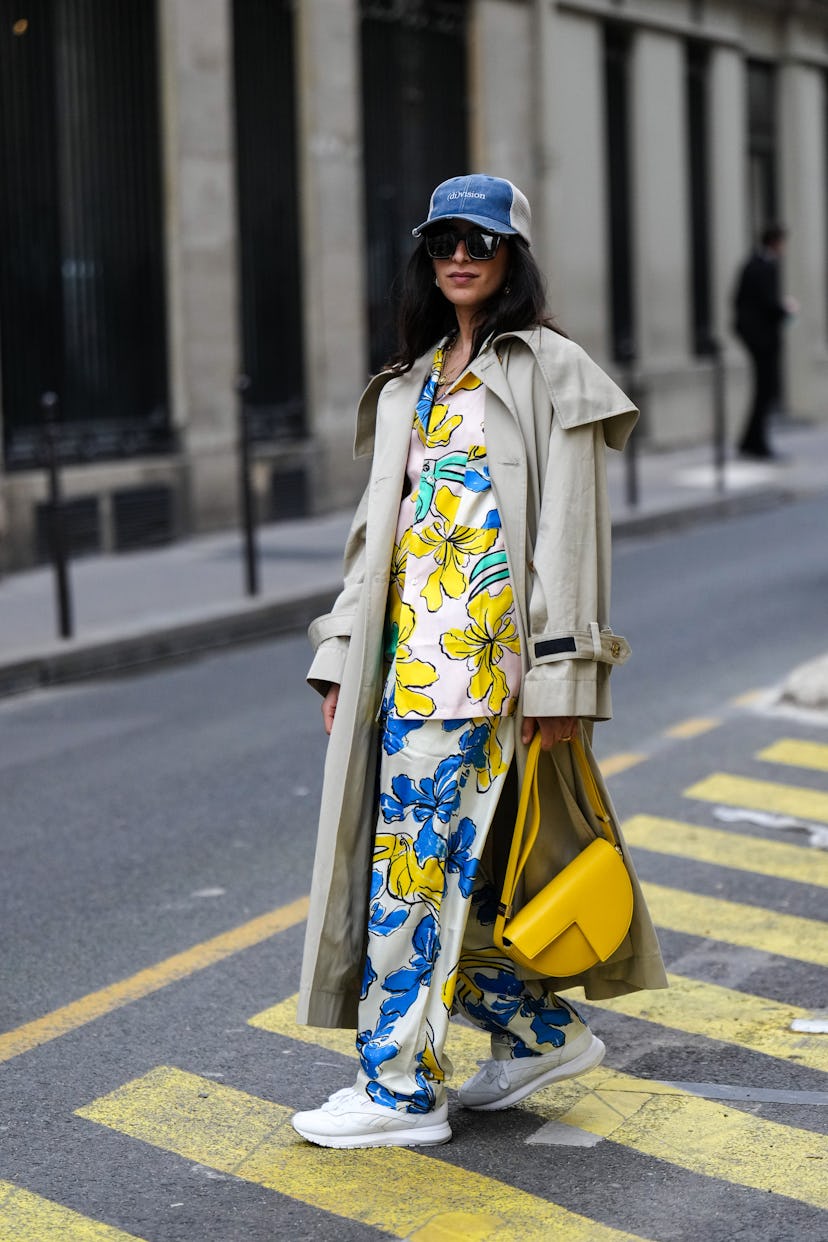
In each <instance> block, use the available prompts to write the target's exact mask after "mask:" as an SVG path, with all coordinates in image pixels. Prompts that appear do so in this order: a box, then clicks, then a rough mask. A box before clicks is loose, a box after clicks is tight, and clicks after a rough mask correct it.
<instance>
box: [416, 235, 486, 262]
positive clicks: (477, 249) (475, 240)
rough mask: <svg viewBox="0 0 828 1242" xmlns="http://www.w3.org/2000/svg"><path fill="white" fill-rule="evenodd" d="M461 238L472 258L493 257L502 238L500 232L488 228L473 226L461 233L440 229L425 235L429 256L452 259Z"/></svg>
mask: <svg viewBox="0 0 828 1242" xmlns="http://www.w3.org/2000/svg"><path fill="white" fill-rule="evenodd" d="M461 240H462V242H463V245H464V246H465V247H466V254H467V255H468V256H469V258H470V259H493V258H494V257H495V255H496V254H497V248H498V246H499V245H500V243H501V241H502V238H501V235H500V234H499V233H490V232H488V230H486V229H478V228H473V229H469V231H468V233H459V232H458V231H457V229H440V230H439V231H435V232H433V233H426V235H425V242H426V250H427V251H428V257H429V258H430V259H450V258H451V256H452V255H453V254H454V252H455V250H456V249H457V243H458V242H459V241H461Z"/></svg>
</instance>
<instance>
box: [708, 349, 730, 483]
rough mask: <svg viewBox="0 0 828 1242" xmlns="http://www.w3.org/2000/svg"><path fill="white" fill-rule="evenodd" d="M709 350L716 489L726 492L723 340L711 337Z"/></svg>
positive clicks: (725, 413) (725, 414)
mask: <svg viewBox="0 0 828 1242" xmlns="http://www.w3.org/2000/svg"><path fill="white" fill-rule="evenodd" d="M708 346H709V348H708V352H709V354H710V360H711V363H712V368H713V473H714V477H715V480H716V491H717V492H719V493H722V494H723V493H724V491H725V489H726V483H727V477H726V473H725V460H726V449H727V443H726V441H727V409H726V392H725V363H724V351H723V350H722V344H721V341H719V340H717V339H716V338H715V337H711V339H710V341H709V342H708Z"/></svg>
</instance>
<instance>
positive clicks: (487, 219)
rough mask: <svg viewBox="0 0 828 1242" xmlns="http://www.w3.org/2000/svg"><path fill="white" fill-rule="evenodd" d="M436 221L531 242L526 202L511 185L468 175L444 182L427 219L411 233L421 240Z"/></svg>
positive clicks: (432, 201) (509, 182)
mask: <svg viewBox="0 0 828 1242" xmlns="http://www.w3.org/2000/svg"><path fill="white" fill-rule="evenodd" d="M438 220H468V221H469V223H470V224H478V225H479V226H480V227H481V228H482V229H490V230H491V231H492V232H493V233H504V234H506V235H508V234H510V233H511V234H514V233H516V234H517V235H518V236H519V237H522V238H523V240H524V241H525V242H526V243H527V244H528V243H529V242H531V240H532V239H531V236H530V231H531V227H532V212H531V210H530V208H529V200H528V199H527V197H526V195H525V194H523V193H522V192H521V191H520V190H519V189H518V188H517V186H516V185H512V183H511V181H505V180H504V179H503V178H502V177H487V176H485V175H484V174H483V173H471V174H470V175H469V176H468V177H451V178H450V180H448V181H443V182H442V183H441V184H440V185H438V186H437V189H436V190H435V191H434V193H433V194H432V196H431V202H430V203H429V207H428V219H427V220H424V221H423V223H422V224H418V225H417V227H416V229H414V230H413V234H414V236H415V237H420V236H421V234H422V232H423V229H426V228H428V226H429V225H430V224H436V223H437V221H438Z"/></svg>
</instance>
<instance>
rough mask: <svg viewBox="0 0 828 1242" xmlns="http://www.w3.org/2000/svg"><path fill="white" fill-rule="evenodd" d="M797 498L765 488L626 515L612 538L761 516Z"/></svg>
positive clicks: (778, 489)
mask: <svg viewBox="0 0 828 1242" xmlns="http://www.w3.org/2000/svg"><path fill="white" fill-rule="evenodd" d="M796 496H797V493H796V492H795V491H793V490H791V489H789V488H785V487H778V486H768V487H762V488H757V489H753V490H751V491H745V492H741V493H739V494H738V495H736V496H733V495H725V496H719V497H718V498H717V499H716V500H701V501H699V502H698V503H696V504H690V505H686V506H685V507H683V508H681V509H677V508H674V509H663V510H660V511H659V510H655V511H652V510H651V511H650V512H649V513H630V514H625V515H624V516H623V517H620V518H617V519H616V520H615V521H614V522H613V524H612V533H613V536H614V537H615V538H621V539H623V538H626V537H627V536H628V535H660V534H662V533H663V532H665V531H675V530H682V529H684V528H685V527H687V526H698V525H700V524H701V523H702V522H715V521H717V520H718V519H719V518H728V517H740V516H742V515H747V514H750V513H762V512H764V511H765V510H767V509H774V508H776V507H777V506H778V505H783V504H787V503H789V502H790V501H792V500H795V499H796Z"/></svg>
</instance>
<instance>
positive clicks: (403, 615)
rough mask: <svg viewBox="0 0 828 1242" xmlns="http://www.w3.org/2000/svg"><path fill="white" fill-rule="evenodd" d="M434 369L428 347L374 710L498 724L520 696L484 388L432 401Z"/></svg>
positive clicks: (439, 357) (468, 386)
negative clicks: (379, 705) (384, 668)
mask: <svg viewBox="0 0 828 1242" xmlns="http://www.w3.org/2000/svg"><path fill="white" fill-rule="evenodd" d="M442 365H443V347H442V346H440V347H438V349H437V351H436V353H435V355H434V361H433V363H432V368H431V374H430V375H429V378H428V380H427V381H426V384H425V387H424V388H423V391H422V393H421V395H420V399H419V401H418V402H417V408H416V411H415V414H414V423H413V427H412V431H411V446H410V449H409V453H408V464H407V467H406V474H407V479H408V489H407V495H405V497H404V498H403V501H402V504H401V506H400V515H399V520H398V523H397V533H396V539H395V544H394V554H393V559H392V564H391V582H390V587H389V594H388V612H387V617H386V646H385V656H386V660H387V661H388V664H389V670H390V671H389V674H388V678H387V682H386V690H385V695H384V703H383V707H384V710H385V711H386V712H387V713H389V714H391V715H394V716H398V717H403V718H409V719H427V718H428V719H435V720H458V719H461V718H472V717H482V716H501V715H503V716H507V715H511V714H512V712H514V710H515V707H516V704H517V695H518V691H519V689H520V676H521V660H520V640H519V638H518V631H517V626H516V624H515V606H514V600H513V596H512V584H511V580H510V575H509V568H508V565H507V563H506V550H505V547H504V544H503V535H502V531H501V527H500V515H499V514H498V511H497V508H496V506H495V503H494V498H493V496H492V488H491V482H490V479H489V468H488V465H487V463H486V447H485V441H484V426H483V408H484V401H485V388H484V386H483V384H482V381H481V380H479V379H478V378H477V377H476V376H475V375H471V374H470V373H468V372H467V373H466V374H465V375H464V376H462V377H461V378H459V379H458V380H457V382H456V383H455V384H454V385H453V387H452V388H451V389H450V390H449V392H448V393H446V394H445V395H444V396H443V398H442V400H440V401H436V400H435V395H436V390H437V386H438V384H439V381H440V374H441V369H442Z"/></svg>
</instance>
